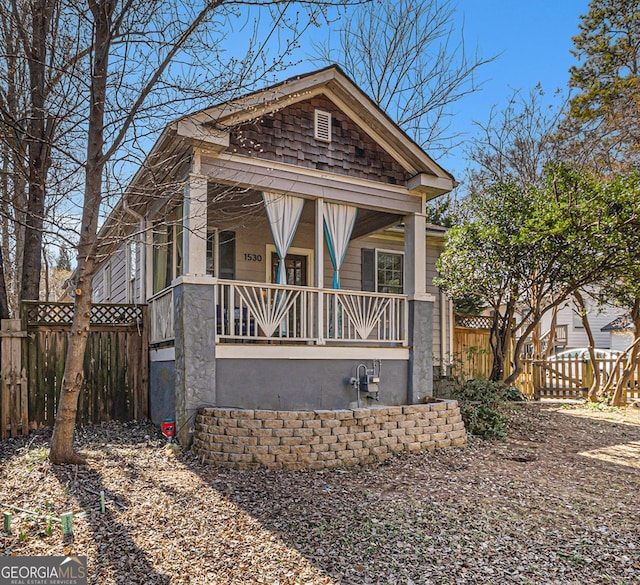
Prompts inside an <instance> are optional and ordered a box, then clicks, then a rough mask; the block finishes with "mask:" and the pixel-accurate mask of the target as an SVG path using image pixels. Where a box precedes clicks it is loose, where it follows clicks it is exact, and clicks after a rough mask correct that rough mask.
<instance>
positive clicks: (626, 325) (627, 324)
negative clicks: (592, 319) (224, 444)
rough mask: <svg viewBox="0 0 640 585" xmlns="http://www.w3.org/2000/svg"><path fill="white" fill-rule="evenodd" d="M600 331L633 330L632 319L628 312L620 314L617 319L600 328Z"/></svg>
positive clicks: (617, 331)
mask: <svg viewBox="0 0 640 585" xmlns="http://www.w3.org/2000/svg"><path fill="white" fill-rule="evenodd" d="M600 331H612V332H614V333H619V332H621V331H633V321H632V320H631V315H630V314H629V313H627V314H626V315H621V316H620V317H618V318H617V319H614V320H613V321H611V323H607V324H606V325H605V326H604V327H602V328H601V329H600Z"/></svg>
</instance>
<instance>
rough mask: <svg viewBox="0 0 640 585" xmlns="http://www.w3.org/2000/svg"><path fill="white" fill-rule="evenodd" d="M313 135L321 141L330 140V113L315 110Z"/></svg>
mask: <svg viewBox="0 0 640 585" xmlns="http://www.w3.org/2000/svg"><path fill="white" fill-rule="evenodd" d="M313 136H314V138H315V139H316V140H321V141H322V142H331V114H330V113H329V112H323V111H322V110H316V111H315V116H314V124H313Z"/></svg>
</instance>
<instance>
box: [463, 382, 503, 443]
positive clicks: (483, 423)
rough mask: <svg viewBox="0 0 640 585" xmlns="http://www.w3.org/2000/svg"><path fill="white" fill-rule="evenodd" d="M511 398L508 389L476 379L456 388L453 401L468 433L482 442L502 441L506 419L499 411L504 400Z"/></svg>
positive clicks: (497, 383) (498, 384) (496, 383)
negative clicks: (457, 404) (458, 405)
mask: <svg viewBox="0 0 640 585" xmlns="http://www.w3.org/2000/svg"><path fill="white" fill-rule="evenodd" d="M506 395H513V393H512V392H511V388H509V387H507V386H505V385H504V384H502V383H500V382H491V381H490V380H487V379H486V378H476V379H474V380H468V381H467V382H463V383H461V384H459V385H458V386H457V387H456V389H455V390H454V398H456V399H457V400H458V402H459V404H460V413H461V414H462V420H464V424H465V427H466V429H467V433H469V434H471V435H474V436H476V437H482V438H483V439H501V438H503V437H504V436H505V434H506V432H507V417H506V416H505V415H504V414H502V412H501V411H500V408H501V406H503V405H504V403H505V396H506Z"/></svg>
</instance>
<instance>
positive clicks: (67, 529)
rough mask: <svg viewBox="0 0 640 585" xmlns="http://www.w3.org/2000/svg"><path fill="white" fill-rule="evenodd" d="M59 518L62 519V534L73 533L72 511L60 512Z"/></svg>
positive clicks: (69, 534) (70, 534) (68, 534)
mask: <svg viewBox="0 0 640 585" xmlns="http://www.w3.org/2000/svg"><path fill="white" fill-rule="evenodd" d="M60 520H62V535H63V536H72V535H73V512H67V513H66V514H60Z"/></svg>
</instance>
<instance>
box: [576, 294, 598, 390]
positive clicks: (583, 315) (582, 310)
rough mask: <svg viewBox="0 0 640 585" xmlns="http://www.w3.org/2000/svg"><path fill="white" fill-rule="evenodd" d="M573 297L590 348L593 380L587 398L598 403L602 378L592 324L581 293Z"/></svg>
mask: <svg viewBox="0 0 640 585" xmlns="http://www.w3.org/2000/svg"><path fill="white" fill-rule="evenodd" d="M573 297H574V299H575V302H576V305H577V307H578V311H579V314H580V321H582V326H583V327H584V332H585V333H586V335H587V341H588V346H589V347H588V349H589V361H590V362H591V370H592V375H593V380H592V381H591V386H590V387H589V393H588V394H587V398H588V399H589V401H591V402H598V395H599V392H600V383H601V377H600V368H599V367H598V363H597V362H596V352H595V351H594V348H595V346H596V342H595V339H594V337H593V331H592V330H591V323H589V319H588V317H587V307H586V305H585V302H584V298H583V297H582V294H581V293H580V291H578V290H577V291H575V292H574V293H573Z"/></svg>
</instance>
